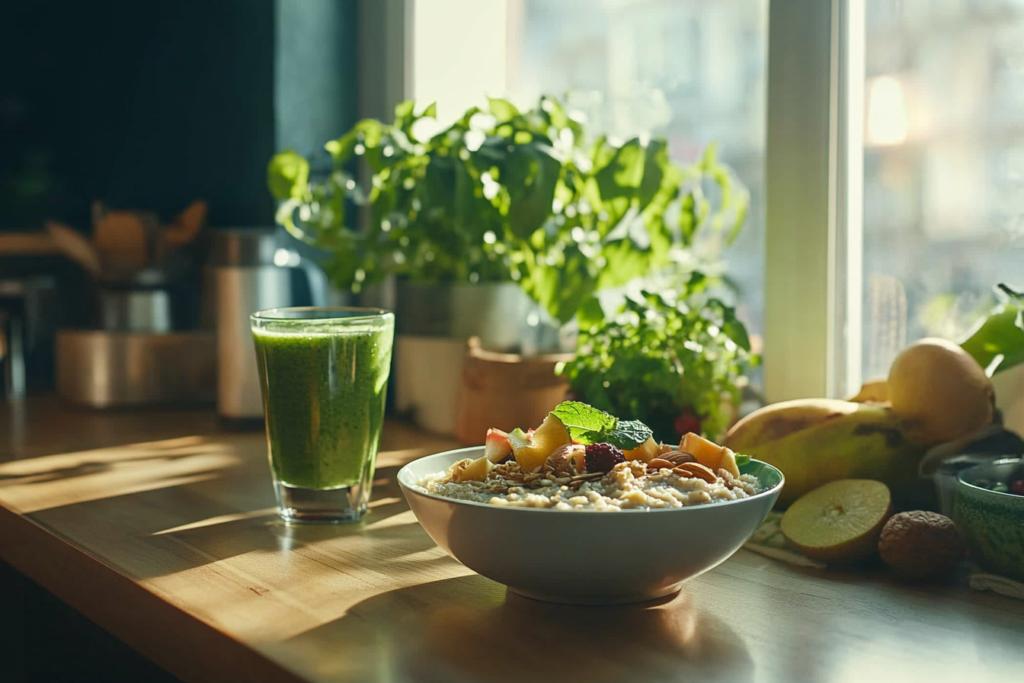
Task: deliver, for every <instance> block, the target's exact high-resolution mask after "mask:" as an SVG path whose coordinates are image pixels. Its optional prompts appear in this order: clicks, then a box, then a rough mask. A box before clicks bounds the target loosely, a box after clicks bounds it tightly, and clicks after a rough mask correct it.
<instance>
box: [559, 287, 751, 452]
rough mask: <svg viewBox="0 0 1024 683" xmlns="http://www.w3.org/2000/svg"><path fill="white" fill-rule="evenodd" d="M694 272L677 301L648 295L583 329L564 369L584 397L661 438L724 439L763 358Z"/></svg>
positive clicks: (729, 311)
mask: <svg viewBox="0 0 1024 683" xmlns="http://www.w3.org/2000/svg"><path fill="white" fill-rule="evenodd" d="M707 284H708V280H707V278H705V277H704V276H703V275H702V274H701V273H700V272H695V273H692V274H691V276H690V280H689V282H688V284H687V286H686V287H685V288H684V289H683V290H682V291H680V292H679V293H678V295H677V296H676V297H674V298H670V297H667V296H662V295H660V294H656V293H652V292H643V293H642V295H641V296H639V297H636V298H627V300H626V302H625V304H623V306H622V308H621V309H620V310H619V311H618V313H617V314H616V315H614V316H611V317H609V319H607V320H605V321H603V322H601V323H598V324H596V325H594V326H593V327H591V328H590V329H588V330H584V331H581V333H580V340H579V352H578V353H577V355H576V357H575V358H574V359H573V360H572V361H569V362H567V363H565V364H564V365H562V366H561V367H560V368H559V370H558V372H559V373H560V374H562V375H564V376H565V377H566V378H567V379H568V380H569V383H570V386H571V390H572V392H573V393H574V394H575V395H576V396H577V397H578V398H579V400H581V401H585V402H587V403H589V404H591V405H593V406H594V407H596V408H599V409H601V410H605V411H607V412H609V413H611V414H613V415H629V416H631V417H635V418H636V419H638V420H641V421H642V422H644V423H645V424H647V425H650V427H651V428H652V429H653V430H654V434H655V436H656V438H660V439H663V440H665V441H666V442H669V441H672V440H678V439H679V437H680V436H681V435H682V433H685V432H687V431H697V432H702V433H704V434H705V435H706V436H708V437H710V438H713V439H714V438H718V437H720V436H721V434H722V433H723V432H724V431H725V429H726V428H727V427H728V425H729V423H730V421H731V419H732V417H733V415H732V413H733V411H734V410H735V407H736V405H737V404H738V402H739V391H740V386H739V378H740V376H741V375H742V373H743V371H744V370H745V369H746V368H748V367H751V366H753V365H756V364H757V363H758V362H759V359H758V358H757V356H755V355H752V354H751V353H750V340H749V338H748V335H747V330H746V327H745V326H744V325H743V323H742V322H740V321H739V320H738V319H737V318H736V313H735V310H734V309H733V308H732V307H731V306H729V305H727V304H726V303H725V302H723V301H722V300H721V299H719V298H716V297H714V296H712V295H711V294H710V293H709V289H708V287H707Z"/></svg>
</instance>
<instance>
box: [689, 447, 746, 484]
mask: <svg viewBox="0 0 1024 683" xmlns="http://www.w3.org/2000/svg"><path fill="white" fill-rule="evenodd" d="M694 457H696V456H694ZM718 467H719V469H723V470H725V471H726V472H728V473H729V474H731V475H732V476H734V477H738V476H740V467H739V465H737V464H736V454H735V453H733V450H732V449H731V448H722V459H721V460H719V461H718ZM716 471H717V470H716Z"/></svg>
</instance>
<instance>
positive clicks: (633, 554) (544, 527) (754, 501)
mask: <svg viewBox="0 0 1024 683" xmlns="http://www.w3.org/2000/svg"><path fill="white" fill-rule="evenodd" d="M483 450H484V449H483V447H475V448H463V449H460V450H455V451H447V452H445V453H438V454H436V455H428V456H426V457H423V458H420V459H418V460H414V461H413V462H411V463H409V464H408V465H406V466H405V467H403V468H402V469H401V470H400V471H399V473H398V482H399V484H401V486H402V490H403V491H404V492H405V498H406V500H408V501H409V506H410V507H411V508H412V511H413V513H415V515H416V518H417V519H418V520H419V522H420V524H421V525H422V526H423V528H424V529H425V530H426V532H427V533H428V534H429V535H430V537H431V538H432V539H434V541H435V542H436V543H437V544H438V545H439V546H441V547H442V548H443V549H444V550H445V551H447V552H448V554H449V555H451V556H452V557H454V558H455V559H456V560H458V561H459V562H461V563H462V564H464V565H465V566H467V567H469V568H470V569H472V570H473V571H475V572H477V573H478V574H481V575H483V576H486V577H487V578H489V579H492V580H494V581H497V582H498V583H502V584H505V585H506V586H508V588H509V589H510V590H512V591H514V592H516V593H519V594H520V595H524V596H526V597H530V598H535V599H538V600H546V601H549V602H563V603H579V604H615V603H628V602H641V601H645V600H654V599H657V598H661V597H664V596H666V595H670V594H672V593H675V592H676V591H678V590H679V588H680V587H681V585H682V583H683V582H684V581H686V580H687V579H692V578H693V577H695V576H699V575H701V574H703V573H704V572H706V571H708V570H709V569H713V568H714V567H717V566H718V565H719V564H721V563H722V562H724V561H725V560H727V559H728V558H729V557H730V556H731V555H732V554H733V553H735V552H736V551H737V550H739V549H740V547H741V546H742V545H743V544H744V543H745V542H746V541H747V539H749V538H750V536H751V534H753V533H754V531H755V530H757V527H758V526H760V524H761V522H763V521H764V518H765V516H766V515H767V514H768V512H769V511H770V510H771V509H772V506H773V505H774V504H775V499H776V498H777V497H778V495H779V491H781V490H782V485H783V483H784V481H783V476H782V473H781V472H779V470H777V469H775V468H774V467H772V466H771V465H768V464H766V463H763V462H760V461H758V460H752V461H751V462H750V463H748V464H747V465H744V466H743V467H742V468H741V471H742V472H744V473H747V474H754V475H755V476H757V477H758V480H759V481H760V482H761V485H762V486H764V487H766V490H765V491H764V492H763V493H759V494H757V495H755V496H751V497H750V498H744V499H741V500H734V501H725V502H721V503H710V504H706V505H697V506H694V507H686V508H675V509H658V510H620V511H617V512H593V511H589V512H588V511H574V510H550V509H542V508H511V507H499V506H497V505H488V504H486V503H474V502H471V501H465V500H453V499H451V498H443V497H441V496H437V495H434V494H430V493H426V492H424V491H423V490H421V489H419V488H417V487H416V483H417V482H418V481H420V480H421V479H422V478H423V477H424V476H426V475H428V474H434V473H437V472H443V471H445V470H446V469H447V468H448V466H449V465H451V464H452V463H453V462H456V461H458V460H462V459H463V458H478V457H480V456H482V455H483Z"/></svg>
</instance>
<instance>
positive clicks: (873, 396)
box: [848, 379, 889, 403]
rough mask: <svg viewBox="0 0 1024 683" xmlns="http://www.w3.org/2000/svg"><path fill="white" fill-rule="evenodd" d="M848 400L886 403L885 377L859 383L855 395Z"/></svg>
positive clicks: (887, 398)
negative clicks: (858, 389) (858, 388)
mask: <svg viewBox="0 0 1024 683" xmlns="http://www.w3.org/2000/svg"><path fill="white" fill-rule="evenodd" d="M848 400H850V401H852V402H853V403H888V402H889V382H888V381H887V380H885V379H869V380H868V381H867V382H864V384H862V385H861V387H860V391H858V392H857V395H856V396H853V397H852V398H850V399H848Z"/></svg>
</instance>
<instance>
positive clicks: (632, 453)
mask: <svg viewBox="0 0 1024 683" xmlns="http://www.w3.org/2000/svg"><path fill="white" fill-rule="evenodd" d="M660 453H661V446H660V445H659V444H658V442H657V441H655V440H654V437H653V436H652V437H651V438H649V439H647V441H644V442H643V443H642V444H640V445H639V446H637V447H636V448H630V449H629V450H626V451H623V455H624V456H625V458H626V460H640V461H641V462H650V461H651V460H654V459H655V458H656V457H658V455H659V454H660Z"/></svg>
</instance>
